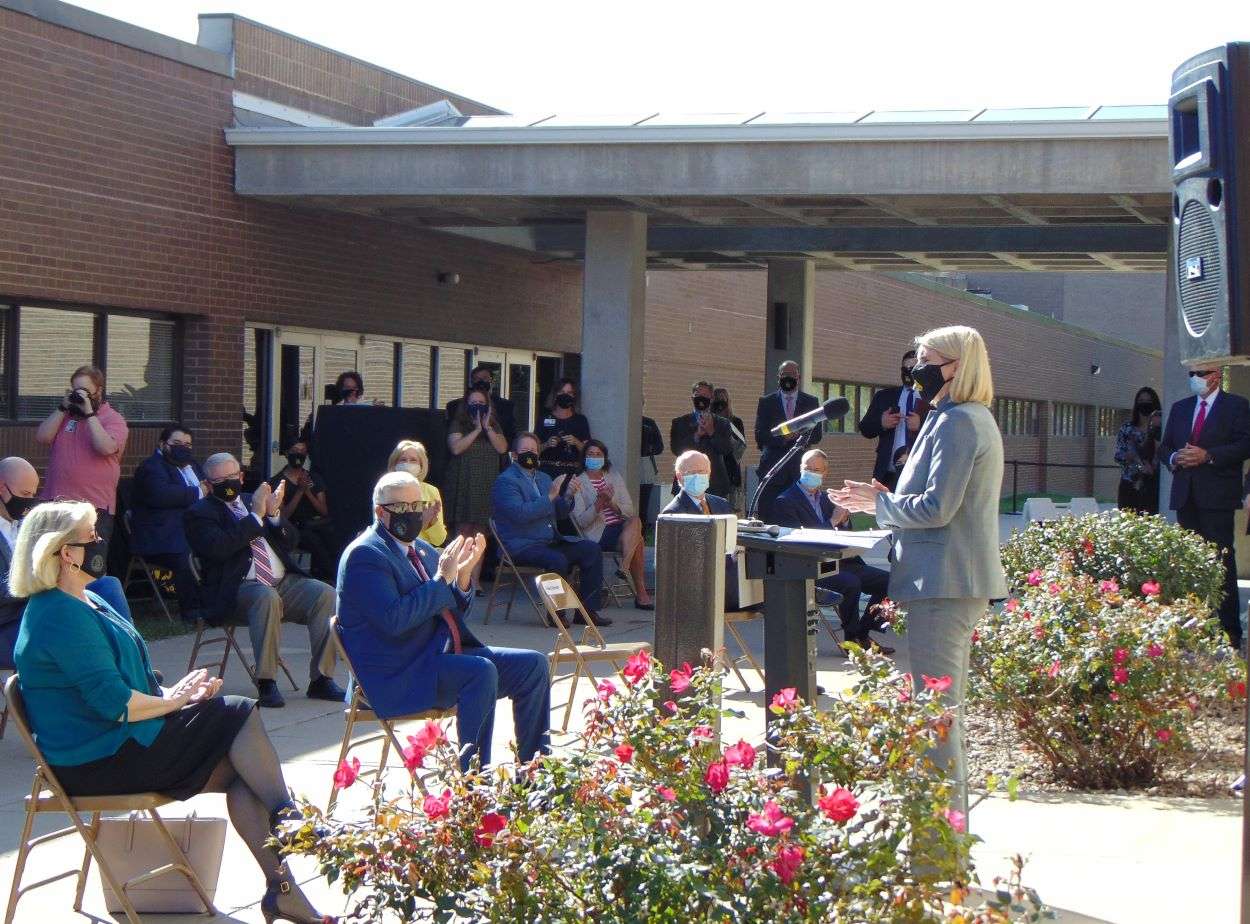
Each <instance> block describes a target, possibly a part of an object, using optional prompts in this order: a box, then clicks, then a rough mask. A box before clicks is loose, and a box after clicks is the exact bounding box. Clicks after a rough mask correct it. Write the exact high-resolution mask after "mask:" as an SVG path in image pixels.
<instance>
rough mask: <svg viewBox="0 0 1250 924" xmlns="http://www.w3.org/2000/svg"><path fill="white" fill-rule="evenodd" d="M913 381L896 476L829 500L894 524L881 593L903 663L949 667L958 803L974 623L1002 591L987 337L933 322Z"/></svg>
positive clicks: (963, 796) (997, 458) (997, 442)
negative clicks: (907, 450) (915, 407)
mask: <svg viewBox="0 0 1250 924" xmlns="http://www.w3.org/2000/svg"><path fill="white" fill-rule="evenodd" d="M916 344H917V348H918V349H917V352H918V356H917V364H916V368H915V369H913V370H912V375H913V376H914V378H915V383H916V384H915V387H916V389H917V390H919V391H920V393H921V397H923V398H924V399H925V400H926V401H928V402H930V404H932V406H933V410H932V411H931V412H930V414H929V416H928V417H927V418H926V420H925V422H924V425H923V426H922V427H921V428H920V433H919V435H918V436H917V438H916V443H915V445H914V446H913V447H912V451H911V455H910V456H909V457H908V459H907V464H906V465H905V466H904V467H903V471H902V474H901V475H900V476H899V479H898V486H897V487H896V488H895V489H894V491H889V490H888V489H887V488H886V487H885V486H884V485H882V484H881V483H880V482H878V481H876V480H874V481H872V482H871V483H870V484H864V483H861V482H856V481H848V482H846V484H845V486H844V487H843V489H842V490H841V491H839V492H837V493H838V497H837V502H838V503H839V504H841V505H842V506H843V507H847V508H848V509H850V510H853V511H858V512H863V513H874V514H876V517H877V523H878V524H879V525H880V526H882V527H886V528H889V529H891V530H893V533H894V536H893V538H894V556H893V557H894V564H893V567H892V568H891V570H890V597H891V599H893V600H895V601H897V602H898V603H899V604H901V605H902V608H903V609H904V610H905V611H906V612H907V640H908V650H909V652H910V660H911V672H912V676H913V678H914V682H915V684H916V686H917V688H919V687H921V686H922V685H923V682H924V681H923V677H924V676H929V677H935V678H940V677H945V676H948V675H949V676H950V678H951V685H950V688H949V689H948V690H947V691H946V692H945V694H944V696H945V697H946V699H947V701H948V702H949V703H950V704H951V705H952V706H953V707H955V710H956V712H955V723H954V726H953V727H952V729H951V733H950V735H949V736H948V737H947V739H946V741H945V743H942V744H939V745H938V747H937V748H935V750H934V754H933V756H934V762H935V763H937V764H938V765H939V766H941V765H946V766H948V767H949V768H950V770H949V772H950V774H951V777H952V779H953V781H954V784H955V790H954V794H953V798H952V804H951V807H952V808H953V809H955V810H956V811H959V812H963V813H964V815H965V816H966V815H967V812H968V784H967V780H968V767H967V760H966V758H965V755H964V727H963V725H964V721H963V699H964V690H965V687H966V684H967V678H968V655H969V649H970V648H971V645H972V631H973V629H974V628H975V627H976V624H977V622H978V621H979V620H980V618H981V616H982V615H983V614H984V613H985V610H986V608H987V606H988V605H989V601H990V600H992V599H996V598H999V597H1005V596H1006V595H1007V586H1006V581H1005V580H1004V578H1003V567H1002V559H1001V557H1000V554H999V549H998V501H999V492H1000V489H1001V487H1002V480H1003V441H1002V437H1001V436H1000V435H999V432H998V424H997V423H995V421H994V415H993V414H992V413H991V412H990V405H991V403H992V402H993V399H994V385H993V380H992V377H991V374H990V361H989V356H988V354H987V353H986V350H985V341H983V340H982V339H981V335H980V334H979V333H977V331H975V330H974V329H973V328H971V327H942V328H938V329H937V330H932V331H929V333H927V334H925V335H923V336H922V337H919V338H917V340H916Z"/></svg>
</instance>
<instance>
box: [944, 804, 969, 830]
mask: <svg viewBox="0 0 1250 924" xmlns="http://www.w3.org/2000/svg"><path fill="white" fill-rule="evenodd" d="M942 817H943V818H945V819H946V823H947V824H949V825H950V826H951V827H952V828H953V829H954V830H955V832H956V833H958V834H963V833H964V832H965V831H967V830H968V819H967V816H965V815H964V813H963V812H957V811H955V810H954V809H949V808H948V809H947V810H946V811H945V812H943V813H942Z"/></svg>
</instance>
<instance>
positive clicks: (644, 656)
mask: <svg viewBox="0 0 1250 924" xmlns="http://www.w3.org/2000/svg"><path fill="white" fill-rule="evenodd" d="M649 673H651V652H649V651H647V649H645V648H643V649H642V650H641V651H638V652H636V653H635V654H632V655H630V656H629V660H628V661H626V662H625V669H624V670H623V671H621V674H622V675H623V676H624V677H625V680H626V682H628V683H630V684H635V683H637V682H638V681H640V680H642V679H643V678H644V677H646V676H647V674H649Z"/></svg>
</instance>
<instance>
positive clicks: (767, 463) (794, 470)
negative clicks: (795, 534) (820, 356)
mask: <svg viewBox="0 0 1250 924" xmlns="http://www.w3.org/2000/svg"><path fill="white" fill-rule="evenodd" d="M799 381H800V379H799V364H798V363H796V362H795V361H794V360H792V359H788V360H786V361H785V362H784V363H782V364H781V365H780V366H778V367H777V390H776V391H775V392H772V393H771V394H767V395H764V396H763V397H762V398H760V403H759V407H758V408H756V410H755V443H756V445H757V446H759V448H760V464H759V469H758V471H759V477H760V480H761V481H762V480H763V479H764V476H765V475H767V474H768V473H769V472H770V471H772V468H773V466H774V465H776V464H777V463H778V462H780V461H781V457H782V456H784V455H785V454H786V453H787V452H789V451H790V447H791V446H793V445H794V443H795V441H796V440H798V439H799V438H800V436H801V434H798V433H795V434H793V435H791V436H773V435H772V432H771V431H772V429H773V427H775V426H777V424H779V423H783V422H785V421H787V420H790V419H792V418H794V417H798V416H799V415H800V414H806V413H807V412H808V411H814V410H816V408H817V407H819V406H820V400H819V399H818V398H817V397H816V396H815V395H809V394H808V393H807V392H805V391H799ZM810 432H811V436H810V437H808V440H807V445H808V446H809V447H810V446H815V445H816V444H817V443H819V442H820V438H821V437H822V436H823V435H824V432H825V425H824V424H816V426H815V427H814V428H812V430H811V431H810ZM798 477H799V459H798V456H797V454H796V455H795V456H793V457H791V459H790V461H789V462H787V463H786V467H785V468H784V469H782V470H781V471H780V472H778V473H777V474H776V475H774V476H773V480H772V481H770V482H769V483H768V486H767V487H766V488H765V489H764V491H763V493H761V494H760V500H759V506H758V515H759V517H760V518H762V519H763V520H765V521H767V522H772V519H773V510H772V507H773V501H774V500H775V499H776V497H777V495H778V494H780V493H781V492H782V491H784V490H785V489H786V487H787V486H789V485H791V484H793V483H794V482H795V481H796V480H797V479H798ZM750 503H751V501H750V499H749V498H748V500H747V504H748V505H750Z"/></svg>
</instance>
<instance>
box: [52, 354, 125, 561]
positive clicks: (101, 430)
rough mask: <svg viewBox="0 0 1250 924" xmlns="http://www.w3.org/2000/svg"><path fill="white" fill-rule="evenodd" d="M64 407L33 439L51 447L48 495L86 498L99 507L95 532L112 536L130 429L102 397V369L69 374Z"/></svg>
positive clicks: (104, 536) (56, 497) (84, 369)
mask: <svg viewBox="0 0 1250 924" xmlns="http://www.w3.org/2000/svg"><path fill="white" fill-rule="evenodd" d="M69 384H70V389H69V391H67V392H66V393H65V400H63V401H62V402H61V406H60V407H58V408H57V409H56V410H55V411H53V412H52V413H51V414H49V415H48V417H47V419H46V420H44V422H43V423H41V424H40V425H39V429H38V430H36V431H35V441H36V442H38V443H40V444H41V445H43V446H50V447H51V451H50V455H49V458H48V477H47V481H46V482H45V484H44V489H43V496H44V497H45V498H46V499H48V500H57V499H60V500H78V501H86V502H87V503H89V504H91V505H92V506H93V507H95V508H96V512H97V519H96V533H97V534H98V535H99V537H100V538H101V539H103V540H104V541H105V542H107V541H108V540H109V538H110V537H111V536H112V535H113V514H114V513H115V512H116V509H117V481H118V479H119V478H120V477H121V459H122V453H123V452H125V450H126V437H127V435H128V434H129V429H128V428H127V426H126V420H125V418H124V417H122V415H121V414H119V413H118V412H117V411H115V410H113V408H111V407H110V406H109V404H108V402H107V401H105V400H104V373H103V372H101V371H100V370H99V369H97V368H96V367H95V366H80V367H78V368H77V369H75V370H74V374H73V375H71V376H70V379H69Z"/></svg>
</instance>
